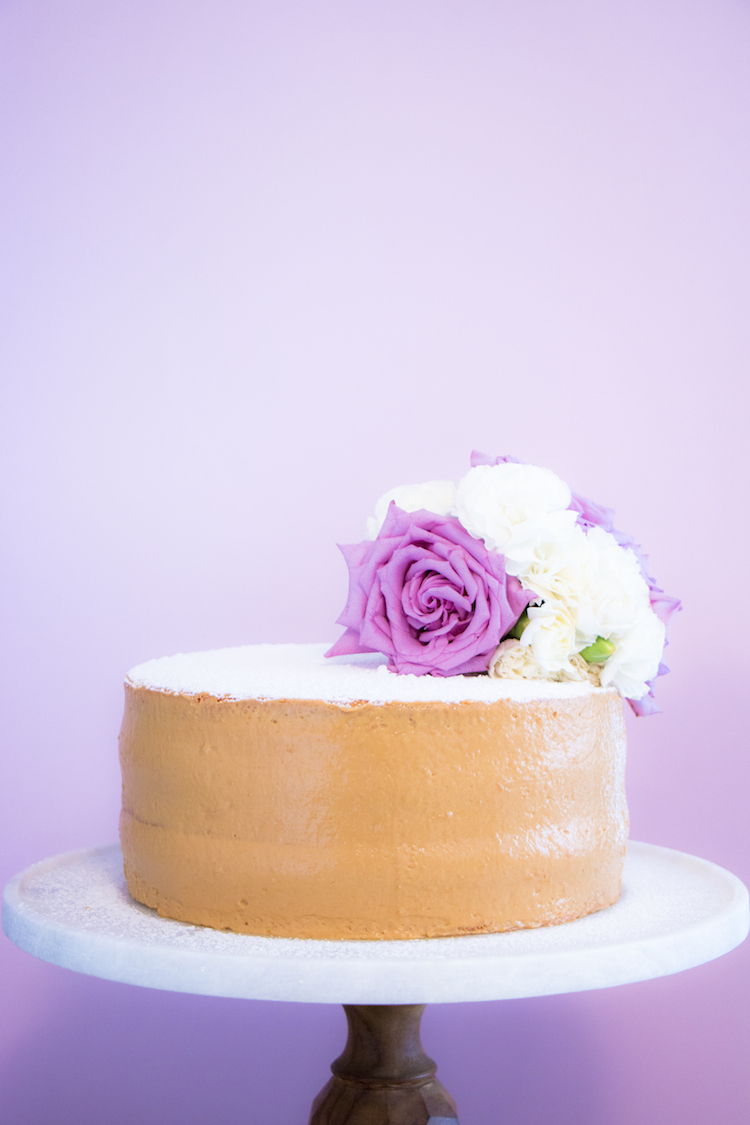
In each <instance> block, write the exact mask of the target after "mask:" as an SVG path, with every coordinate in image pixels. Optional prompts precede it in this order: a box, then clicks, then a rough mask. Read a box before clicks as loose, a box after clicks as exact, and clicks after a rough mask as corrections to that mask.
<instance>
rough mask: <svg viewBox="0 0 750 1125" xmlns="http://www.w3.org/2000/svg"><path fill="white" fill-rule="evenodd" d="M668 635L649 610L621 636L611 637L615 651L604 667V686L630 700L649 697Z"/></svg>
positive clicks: (643, 612)
mask: <svg viewBox="0 0 750 1125" xmlns="http://www.w3.org/2000/svg"><path fill="white" fill-rule="evenodd" d="M665 633H666V629H665V626H664V623H663V622H662V621H660V620H659V618H658V617H657V616H656V614H655V613H654V611H653V610H652V609H651V608H650V607H648V608H646V609H644V610H643V611H642V612H641V613H640V614H639V615H638V617H637V618H636V620H635V621H634V622H633V624H632V625H631V626H630V628H629V629H627V630H626V631H625V632H624V633H623V634H622V635H621V636H620V637H611V638H610V640H612V642H613V644H614V645H615V651H614V652H613V653H612V655H611V656H610V658H609V660H608V661H607V663H606V664H605V665H604V667H603V668H602V677H601V682H602V687H607V686H608V685H609V684H612V686H613V687H616V688H617V690H618V691H619V693H620V695H624V696H625V697H626V698H627V699H643V697H644V695H648V681H649V680H653V679H654V677H655V676H656V674H657V672H658V671H659V662H660V661H661V656H662V652H663V651H664V639H665Z"/></svg>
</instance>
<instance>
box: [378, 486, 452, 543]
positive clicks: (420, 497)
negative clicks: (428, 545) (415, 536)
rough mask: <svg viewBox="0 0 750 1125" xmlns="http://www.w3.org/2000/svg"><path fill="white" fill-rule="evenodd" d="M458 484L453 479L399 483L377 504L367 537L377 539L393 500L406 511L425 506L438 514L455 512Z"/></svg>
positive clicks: (445, 514) (413, 510)
mask: <svg viewBox="0 0 750 1125" xmlns="http://www.w3.org/2000/svg"><path fill="white" fill-rule="evenodd" d="M455 497H456V486H455V484H454V483H453V481H452V480H428V481H425V483H424V484H397V485H396V487H395V488H391V489H389V490H388V492H386V493H384V495H383V496H381V497H380V499H379V500H378V502H377V504H376V505H375V515H374V516H369V518H368V520H367V538H368V539H376V538H377V534H378V532H379V531H380V529H381V527H382V526H383V522H384V520H385V517H386V515H387V513H388V507H389V505H390V503H391V500H395V502H396V507H397V508H401V510H402V511H404V512H418V511H420V510H421V509H422V508H425V509H426V510H427V511H428V512H433V513H434V514H435V515H436V516H449V515H451V514H452V513H453V507H454V503H455Z"/></svg>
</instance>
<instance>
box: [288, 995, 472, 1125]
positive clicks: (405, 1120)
mask: <svg viewBox="0 0 750 1125" xmlns="http://www.w3.org/2000/svg"><path fill="white" fill-rule="evenodd" d="M424 1009H425V1005H424V1004H344V1011H345V1012H346V1019H347V1023H348V1025H349V1038H348V1040H347V1044H346V1047H345V1048H344V1051H343V1053H342V1054H341V1055H339V1057H338V1058H337V1059H336V1061H335V1062H334V1063H332V1064H331V1070H332V1071H333V1077H332V1078H331V1079H330V1081H329V1082H328V1083H327V1085H325V1086H324V1087H323V1089H322V1090H321V1091H320V1093H319V1094H318V1096H317V1098H316V1099H315V1101H314V1102H313V1107H312V1113H311V1114H310V1123H309V1125H449V1123H453V1125H458V1114H457V1112H456V1103H455V1102H454V1101H453V1098H452V1097H451V1096H450V1094H449V1093H448V1091H447V1090H446V1089H444V1087H443V1086H442V1085H441V1083H440V1082H438V1080H437V1078H436V1077H435V1071H436V1070H437V1067H436V1065H435V1063H434V1062H433V1060H432V1059H431V1058H429V1056H428V1055H426V1054H425V1053H424V1050H423V1049H422V1042H421V1040H420V1037H419V1024H420V1020H421V1019H422V1012H423V1011H424Z"/></svg>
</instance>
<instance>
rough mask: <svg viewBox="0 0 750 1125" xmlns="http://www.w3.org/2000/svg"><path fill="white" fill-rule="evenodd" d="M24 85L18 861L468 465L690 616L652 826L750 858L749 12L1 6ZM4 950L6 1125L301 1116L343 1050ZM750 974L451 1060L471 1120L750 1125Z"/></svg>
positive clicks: (714, 975)
mask: <svg viewBox="0 0 750 1125" xmlns="http://www.w3.org/2000/svg"><path fill="white" fill-rule="evenodd" d="M0 85H1V86H2V94H1V96H0V102H1V103H2V105H3V106H4V114H5V117H4V121H3V123H2V137H0V153H1V154H2V160H3V161H4V162H5V163H6V165H7V170H6V171H4V172H3V182H4V189H3V190H4V192H5V202H4V203H3V204H2V207H0V222H1V223H2V239H3V247H4V249H3V251H2V256H3V260H4V264H5V265H6V266H7V267H9V268H7V269H6V270H5V282H4V285H5V291H4V293H3V294H2V298H1V300H0V310H1V313H0V315H2V317H3V320H4V326H3V328H2V331H1V332H0V347H2V351H3V353H4V355H3V357H2V363H3V367H4V369H5V370H6V371H8V372H9V373H10V376H11V377H10V379H9V380H7V382H8V386H7V389H6V390H5V391H4V397H3V400H2V402H3V415H4V422H3V425H4V426H5V427H6V432H5V434H4V436H3V437H2V441H1V450H2V457H3V458H4V459H5V460H6V461H7V465H6V479H7V480H8V481H9V482H10V487H9V488H8V489H7V495H6V503H5V514H4V517H3V528H4V531H5V533H6V537H5V538H6V545H7V550H6V563H7V565H6V570H5V578H4V582H3V589H4V591H5V592H6V593H7V594H8V595H9V596H8V599H7V611H6V624H5V628H4V630H3V636H4V641H3V653H4V657H5V660H4V670H3V676H2V682H3V688H4V697H5V711H6V718H5V723H4V733H5V734H7V736H8V738H7V744H6V745H7V748H6V750H5V751H4V756H3V765H4V768H5V773H6V781H5V783H4V785H3V786H2V794H1V797H0V799H1V800H2V803H3V811H2V818H1V820H0V825H1V831H2V836H3V851H2V872H0V875H1V876H2V878H3V880H4V879H6V878H8V877H10V876H11V875H12V874H13V873H14V872H15V871H17V870H18V869H20V868H22V867H24V866H25V865H27V864H29V863H32V862H34V861H35V860H38V859H41V858H43V857H45V856H47V855H51V854H54V853H56V852H61V851H65V850H67V849H70V848H77V847H86V846H88V845H93V844H97V843H102V842H106V841H109V840H112V839H113V838H115V836H116V819H117V812H118V806H119V791H118V789H119V775H118V768H117V762H116V736H117V730H118V725H119V718H120V706H121V687H120V684H121V680H122V677H123V674H124V672H125V671H126V670H127V669H128V668H129V667H130V666H131V665H133V664H135V663H136V662H138V661H142V660H145V659H148V658H150V657H153V656H159V655H163V654H165V653H172V652H176V651H181V650H182V651H185V650H194V649H201V648H210V647H217V646H222V645H232V644H240V643H246V642H255V641H286V640H299V641H310V640H319V639H326V638H333V637H334V636H336V635H337V629H336V628H335V627H334V625H333V621H334V619H335V617H336V615H337V614H338V612H339V610H340V608H341V606H342V604H343V598H344V593H345V586H346V579H345V570H344V566H343V563H342V561H341V559H340V557H339V556H338V553H337V551H336V548H335V545H334V544H335V542H336V541H337V540H338V541H340V542H347V541H351V540H352V539H356V538H359V537H360V536H361V531H362V524H363V520H364V518H365V516H366V515H367V514H369V511H370V509H371V506H372V503H373V502H374V500H375V499H376V497H377V496H378V495H379V494H380V493H381V492H383V491H384V490H385V489H386V488H388V487H390V486H391V485H393V484H396V483H401V482H406V481H414V480H420V479H424V478H425V477H433V476H434V477H442V476H458V475H459V474H461V473H462V472H463V471H464V469H465V468H466V467H467V464H468V453H469V450H470V449H471V447H472V446H476V447H478V448H480V449H485V450H487V451H489V452H500V451H508V452H512V453H514V454H516V455H517V456H519V457H521V458H523V459H526V460H529V461H531V462H535V463H537V464H541V465H547V466H550V467H551V468H554V469H555V470H556V471H557V472H559V473H560V475H562V476H563V477H564V478H565V479H566V480H567V481H569V483H570V484H571V485H573V487H574V488H576V489H577V490H579V491H581V492H583V493H585V494H589V495H592V496H594V497H595V498H597V499H599V500H600V501H601V502H604V503H607V504H611V505H613V506H615V507H616V508H617V511H618V516H619V520H618V523H619V524H620V526H622V527H624V528H626V529H629V530H632V531H634V532H636V533H637V534H638V535H639V536H640V537H641V538H642V541H643V542H644V543H645V544H646V545H647V547H648V549H649V550H650V553H651V556H652V562H653V568H654V571H655V573H656V575H657V576H658V577H659V578H660V579H661V580H662V582H663V584H664V585H665V586H666V588H667V589H668V590H669V591H671V592H674V593H675V594H678V595H680V596H681V597H682V598H683V599H684V602H685V612H684V613H683V614H682V615H680V617H679V618H678V619H677V621H676V623H675V626H674V628H673V630H672V638H673V639H672V645H671V647H670V651H669V658H670V660H669V662H670V664H671V665H672V668H673V674H672V675H671V676H669V677H667V679H666V680H664V681H661V683H660V691H659V695H660V701H661V703H662V706H663V708H664V714H663V715H659V716H656V717H655V718H652V719H646V720H641V721H639V722H636V721H632V722H631V723H630V733H631V738H630V779H629V793H630V800H631V809H632V829H633V836H634V837H635V838H638V839H642V840H648V841H650V842H653V843H659V844H666V845H670V846H672V847H675V848H680V849H684V850H686V851H690V852H694V853H696V854H698V855H702V856H705V857H707V858H709V859H712V860H714V861H716V862H718V863H720V864H723V865H725V866H727V867H729V868H730V869H731V870H733V871H735V872H736V873H737V874H738V875H740V877H742V878H744V879H745V880H746V881H750V859H749V857H748V849H747V841H748V829H747V786H748V781H750V768H749V767H748V764H747V738H746V726H747V724H746V707H745V704H744V703H743V702H742V694H743V688H744V687H745V682H746V678H747V647H748V637H749V636H750V621H748V602H747V600H746V598H745V594H744V586H743V582H744V581H745V579H746V572H747V559H748V549H749V548H750V542H749V537H748V522H747V514H746V505H745V503H744V502H745V500H746V494H747V489H748V477H747V463H748V446H749V445H750V442H749V441H748V435H747V409H748V405H749V403H748V398H749V397H750V396H749V394H748V390H747V377H748V376H747V373H748V366H749V361H750V339H749V337H748V307H749V306H750V284H749V281H750V266H749V265H748V263H749V262H750V246H749V245H748V243H749V242H750V237H749V230H748V200H750V161H749V159H748V146H747V136H748V119H749V112H750V10H749V9H748V6H747V4H745V3H739V2H737V0H679V2H678V0H631V2H628V3H624V2H621V0H620V2H616V0H598V2H594V0H589V2H586V0H569V2H568V3H565V4H560V3H559V2H558V0H548V2H544V0H528V2H526V3H523V4H521V3H517V2H511V0H494V2H490V0H484V2H482V0H452V2H447V0H399V2H398V3H397V2H395V0H378V2H375V0H362V2H358V3H352V2H351V0H349V2H343V0H342V2H339V3H333V2H331V3H326V2H322V0H308V2H303V0H265V2H257V0H256V2H253V3H247V2H246V0H236V2H231V0H213V2H211V3H209V2H207V0H203V2H199V0H180V2H179V3H176V2H170V0H110V2H107V3H104V2H103V0H100V2H95V0H58V2H55V3H52V2H50V0H36V2H34V0H26V2H24V3H10V2H6V3H4V4H2V5H1V6H0ZM709 575H710V582H711V586H709V584H708V581H707V579H708V576H709ZM0 956H1V959H2V961H1V967H2V974H3V975H2V981H3V983H2V995H3V996H4V997H5V1004H4V1008H3V1011H2V1016H0V1019H1V1020H2V1026H1V1029H0V1034H1V1036H2V1047H3V1051H2V1056H1V1062H0V1104H1V1105H2V1107H3V1108H2V1111H0V1116H2V1120H3V1122H4V1123H7V1125H43V1123H44V1125H46V1123H47V1122H49V1121H54V1122H55V1125H102V1123H103V1122H106V1123H107V1125H131V1123H132V1122H133V1121H136V1120H137V1121H138V1122H139V1123H140V1125H157V1123H158V1125H165V1123H169V1122H178V1121H179V1122H180V1123H181V1125H199V1123H200V1125H203V1123H204V1122H206V1121H209V1120H210V1121H222V1122H223V1123H225V1125H235V1123H236V1125H245V1123H247V1122H261V1121H262V1122H264V1123H265V1125H291V1123H293V1122H300V1123H301V1122H304V1121H305V1120H306V1114H307V1110H308V1106H309V1103H310V1101H311V1099H312V1096H313V1095H314V1093H315V1092H316V1091H317V1089H318V1088H319V1087H320V1086H321V1085H322V1084H323V1082H324V1081H325V1079H326V1075H327V1066H328V1063H329V1062H330V1061H331V1059H332V1057H333V1056H334V1055H335V1054H336V1053H337V1052H338V1049H339V1047H340V1046H341V1044H342V1041H343V1017H342V1014H341V1012H340V1010H339V1009H337V1008H335V1007H330V1008H329V1007H322V1006H321V1007H318V1006H304V1005H299V1006H298V1005H291V1004H290V1005H284V1004H269V1003H247V1002H239V1001H230V1000H216V999H209V998H203V997H192V996H182V995H170V994H168V993H158V992H150V991H147V990H142V989H137V988H130V987H126V986H123V985H116V984H111V983H108V982H105V981H98V980H94V979H89V978H87V977H83V976H78V975H75V974H72V973H68V972H66V971H63V970H61V969H57V968H54V967H52V966H49V965H46V964H43V963H41V962H38V961H35V960H34V959H33V958H31V957H29V956H27V955H26V954H23V953H21V952H20V951H19V950H17V949H16V948H15V947H13V946H12V945H11V944H10V943H9V942H8V941H7V940H5V939H2V940H0ZM749 965H750V944H749V945H748V947H747V948H745V947H743V948H740V949H739V950H737V951H735V952H734V953H732V954H730V955H728V956H727V957H725V958H723V959H721V960H719V961H717V962H714V963H712V964H709V965H706V966H704V967H702V968H699V969H695V970H692V971H691V972H688V973H684V974H680V975H677V976H674V977H669V978H665V979H662V980H657V981H652V982H648V983H644V984H639V985H633V986H629V987H625V988H619V989H612V990H609V991H604V992H599V993H596V992H594V993H587V994H580V995H571V996H560V997H553V998H544V999H536V1000H528V1001H519V1002H511V1003H490V1004H477V1005H455V1006H443V1007H435V1008H433V1009H430V1010H428V1013H427V1016H426V1018H425V1027H424V1030H425V1036H424V1038H425V1044H426V1047H427V1049H428V1051H430V1052H432V1053H433V1054H434V1055H435V1056H436V1057H437V1058H438V1060H439V1063H440V1074H441V1077H442V1078H443V1080H444V1082H445V1084H446V1085H447V1086H448V1088H449V1089H450V1090H451V1091H452V1092H453V1094H454V1095H455V1097H456V1099H457V1101H458V1103H459V1107H460V1109H461V1111H462V1117H461V1120H462V1125H487V1123H489V1122H495V1121H498V1122H499V1121H508V1122H513V1125H537V1123H539V1122H541V1121H553V1120H554V1121H555V1122H556V1123H559V1125H568V1123H569V1125H574V1123H575V1125H633V1123H634V1122H637V1123H638V1125H706V1123H708V1122H714V1121H716V1122H718V1121H721V1122H722V1125H744V1123H745V1122H747V1120H748V1119H749V1118H750V1078H749V1077H748V1072H747V1068H746V1066H745V1065H744V1060H745V1059H746V1058H747V1052H748V1047H750V1015H749V1014H748V1013H750V1003H749V1002H748V1001H749V999H750V998H749V997H748V979H749V974H748V966H749Z"/></svg>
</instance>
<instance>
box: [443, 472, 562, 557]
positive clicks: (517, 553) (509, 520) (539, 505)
mask: <svg viewBox="0 0 750 1125" xmlns="http://www.w3.org/2000/svg"><path fill="white" fill-rule="evenodd" d="M569 504H570V489H569V488H568V486H567V484H565V482H564V481H562V480H560V478H559V477H558V476H556V475H555V474H554V473H553V472H551V470H550V469H540V468H538V467H537V466H536V465H516V464H513V463H508V464H500V465H478V466H477V467H476V468H474V469H470V470H469V472H468V473H467V474H466V476H465V477H463V478H462V479H461V480H460V481H459V484H458V488H457V489H456V500H455V507H456V515H457V516H458V518H459V520H460V521H461V523H462V524H463V526H464V527H465V528H466V530H467V531H468V532H469V534H470V535H473V536H474V538H475V539H483V540H484V542H485V544H486V545H487V547H488V548H489V549H490V550H496V551H500V552H501V553H502V554H503V555H505V566H506V569H507V571H508V573H509V574H518V573H519V570H520V569H521V568H522V567H523V565H524V564H525V563H526V562H528V561H529V560H530V559H531V558H533V554H534V549H535V546H536V544H537V543H538V542H539V541H540V540H542V539H551V540H557V539H563V538H565V537H566V536H567V535H568V534H569V533H570V530H571V528H572V527H573V525H574V524H575V522H576V518H577V517H576V513H575V512H572V511H569V510H568V505H569Z"/></svg>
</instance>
